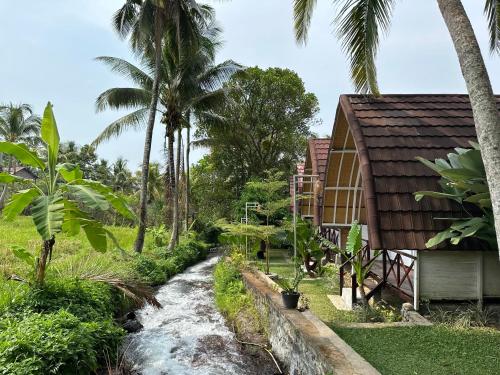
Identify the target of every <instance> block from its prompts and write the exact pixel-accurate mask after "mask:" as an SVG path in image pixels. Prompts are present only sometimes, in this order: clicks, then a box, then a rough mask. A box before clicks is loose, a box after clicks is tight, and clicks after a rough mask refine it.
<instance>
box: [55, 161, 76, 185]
mask: <svg viewBox="0 0 500 375" xmlns="http://www.w3.org/2000/svg"><path fill="white" fill-rule="evenodd" d="M56 170H57V171H58V172H59V173H60V174H61V176H62V177H63V178H64V180H65V181H66V182H73V181H75V180H80V179H82V178H83V172H82V171H81V170H80V166H78V165H75V164H70V163H64V164H58V165H57V166H56Z"/></svg>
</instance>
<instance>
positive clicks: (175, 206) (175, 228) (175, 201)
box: [168, 126, 182, 251]
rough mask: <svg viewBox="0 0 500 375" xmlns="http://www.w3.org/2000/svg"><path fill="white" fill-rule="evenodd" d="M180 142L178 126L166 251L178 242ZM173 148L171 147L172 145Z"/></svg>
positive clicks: (170, 249) (171, 249)
mask: <svg viewBox="0 0 500 375" xmlns="http://www.w3.org/2000/svg"><path fill="white" fill-rule="evenodd" d="M181 142H182V130H181V128H180V126H179V127H178V129H177V155H176V156H177V157H176V160H175V177H174V179H175V185H174V189H173V199H172V201H173V210H172V211H173V215H172V236H171V237H170V243H169V245H168V251H173V250H174V247H175V245H177V243H178V240H179V174H180V166H181ZM172 146H173V145H172Z"/></svg>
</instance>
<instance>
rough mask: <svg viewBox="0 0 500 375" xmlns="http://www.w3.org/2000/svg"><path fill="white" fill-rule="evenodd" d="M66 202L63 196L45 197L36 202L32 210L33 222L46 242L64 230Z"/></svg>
mask: <svg viewBox="0 0 500 375" xmlns="http://www.w3.org/2000/svg"><path fill="white" fill-rule="evenodd" d="M63 209H64V202H63V198H62V196H61V194H59V193H56V194H54V195H43V196H40V197H38V198H37V199H36V200H35V201H34V206H33V208H32V217H33V222H34V223H35V226H36V230H37V231H38V233H39V234H40V236H41V237H42V239H43V240H44V241H47V240H50V239H51V238H52V236H54V235H55V234H56V233H59V232H60V231H61V229H62V224H63V219H64V211H63Z"/></svg>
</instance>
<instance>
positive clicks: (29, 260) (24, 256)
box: [11, 245, 35, 267]
mask: <svg viewBox="0 0 500 375" xmlns="http://www.w3.org/2000/svg"><path fill="white" fill-rule="evenodd" d="M11 251H12V254H14V256H15V257H16V258H18V259H20V260H22V261H23V262H24V263H26V264H27V265H29V266H31V267H34V266H35V258H34V257H33V255H32V254H31V253H30V252H29V251H28V250H26V249H25V248H24V247H21V246H18V245H12V248H11Z"/></svg>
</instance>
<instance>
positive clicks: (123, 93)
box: [95, 87, 151, 112]
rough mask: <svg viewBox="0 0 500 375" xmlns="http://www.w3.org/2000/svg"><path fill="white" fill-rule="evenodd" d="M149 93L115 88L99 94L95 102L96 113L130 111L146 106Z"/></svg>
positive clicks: (133, 89) (140, 90)
mask: <svg viewBox="0 0 500 375" xmlns="http://www.w3.org/2000/svg"><path fill="white" fill-rule="evenodd" d="M150 101H151V92H150V91H147V90H145V89H140V88H133V87H115V88H112V89H109V90H106V91H104V92H103V93H101V94H100V95H99V96H98V97H97V99H96V101H95V106H96V111H97V112H102V111H105V110H106V109H108V108H112V109H130V108H138V107H139V108H142V107H145V106H148V105H149V103H150Z"/></svg>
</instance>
